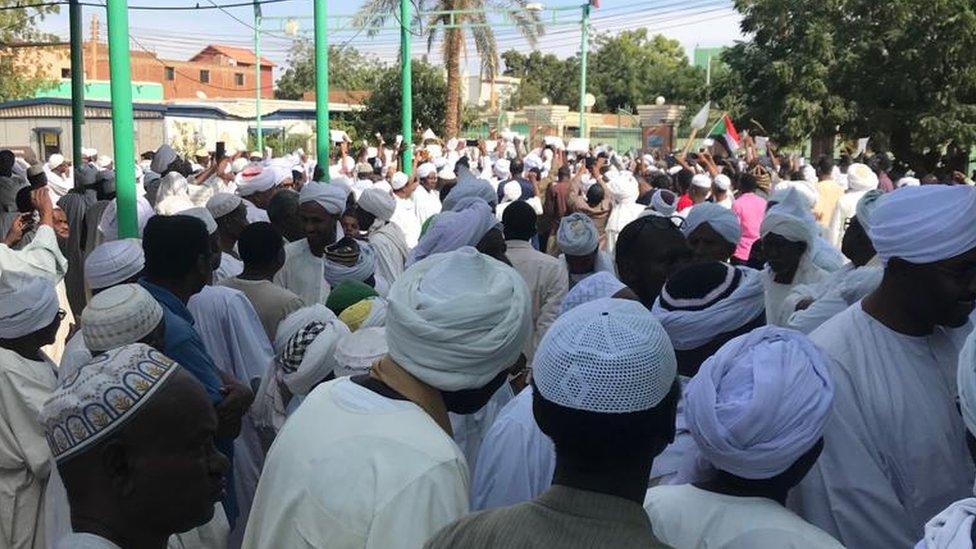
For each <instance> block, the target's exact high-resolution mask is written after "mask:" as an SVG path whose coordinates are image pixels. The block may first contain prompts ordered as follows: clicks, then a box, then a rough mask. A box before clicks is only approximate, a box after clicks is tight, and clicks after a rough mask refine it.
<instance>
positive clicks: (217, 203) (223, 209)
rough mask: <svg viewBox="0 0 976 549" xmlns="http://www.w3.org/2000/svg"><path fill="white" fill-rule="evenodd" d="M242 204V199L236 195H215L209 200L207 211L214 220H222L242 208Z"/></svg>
mask: <svg viewBox="0 0 976 549" xmlns="http://www.w3.org/2000/svg"><path fill="white" fill-rule="evenodd" d="M241 203H242V200H241V197H239V196H237V195H235V194H230V193H214V195H213V196H211V197H210V198H208V199H207V209H208V210H210V215H212V216H213V217H214V219H220V218H221V217H224V216H225V215H227V214H229V213H231V212H233V211H234V210H236V209H237V208H238V207H240V205H241Z"/></svg>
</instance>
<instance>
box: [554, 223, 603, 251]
mask: <svg viewBox="0 0 976 549" xmlns="http://www.w3.org/2000/svg"><path fill="white" fill-rule="evenodd" d="M556 243H557V244H559V249H560V250H562V251H563V253H564V254H566V255H573V256H582V255H590V254H592V253H593V252H595V251H596V249H597V248H598V247H599V245H600V234H599V233H598V232H597V230H596V225H595V224H594V223H593V220H592V219H590V216H588V215H586V214H582V213H579V212H575V213H571V214H569V215H567V216H566V217H564V218H562V219H561V220H560V221H559V230H558V231H557V232H556Z"/></svg>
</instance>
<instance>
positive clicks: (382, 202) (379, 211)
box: [359, 187, 396, 229]
mask: <svg viewBox="0 0 976 549" xmlns="http://www.w3.org/2000/svg"><path fill="white" fill-rule="evenodd" d="M359 207H360V208H362V209H364V210H366V211H367V212H369V213H371V214H373V215H374V216H375V217H376V219H379V220H381V221H389V220H390V218H391V217H393V212H394V211H396V199H395V198H393V197H392V196H391V195H390V193H389V192H388V191H384V190H382V189H379V188H376V187H372V188H369V189H366V190H365V191H363V194H361V195H359ZM368 228H369V227H364V229H368Z"/></svg>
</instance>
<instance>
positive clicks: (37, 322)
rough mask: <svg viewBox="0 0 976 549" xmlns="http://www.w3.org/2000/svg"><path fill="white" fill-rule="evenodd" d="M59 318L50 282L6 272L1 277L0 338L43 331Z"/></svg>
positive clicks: (55, 295) (55, 296)
mask: <svg viewBox="0 0 976 549" xmlns="http://www.w3.org/2000/svg"><path fill="white" fill-rule="evenodd" d="M57 315H58V296H57V293H56V292H55V290H54V284H51V281H49V280H47V279H45V278H41V277H37V276H28V275H26V274H23V273H17V272H13V271H6V272H4V273H3V275H2V277H0V339H15V338H18V337H23V336H25V335H28V334H32V333H34V332H36V331H38V330H41V329H43V328H46V327H48V326H50V325H51V323H52V322H54V318H55V317H56V316H57Z"/></svg>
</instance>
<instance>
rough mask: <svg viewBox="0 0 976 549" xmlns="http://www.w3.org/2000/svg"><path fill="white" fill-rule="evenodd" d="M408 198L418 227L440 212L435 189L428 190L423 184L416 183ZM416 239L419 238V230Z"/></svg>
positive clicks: (438, 195) (438, 197) (439, 199)
mask: <svg viewBox="0 0 976 549" xmlns="http://www.w3.org/2000/svg"><path fill="white" fill-rule="evenodd" d="M410 199H411V200H413V203H414V211H415V212H416V213H417V222H418V223H419V224H420V227H423V226H424V223H425V222H426V221H427V220H428V219H430V218H431V217H434V216H435V215H437V214H439V213H441V197H440V194H439V193H438V192H437V190H436V189H435V190H433V191H428V190H427V189H426V188H424V186H423V185H418V186H417V189H416V190H414V191H413V194H412V195H411V196H410ZM417 239H418V240H419V239H420V232H419V231H418V232H417Z"/></svg>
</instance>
